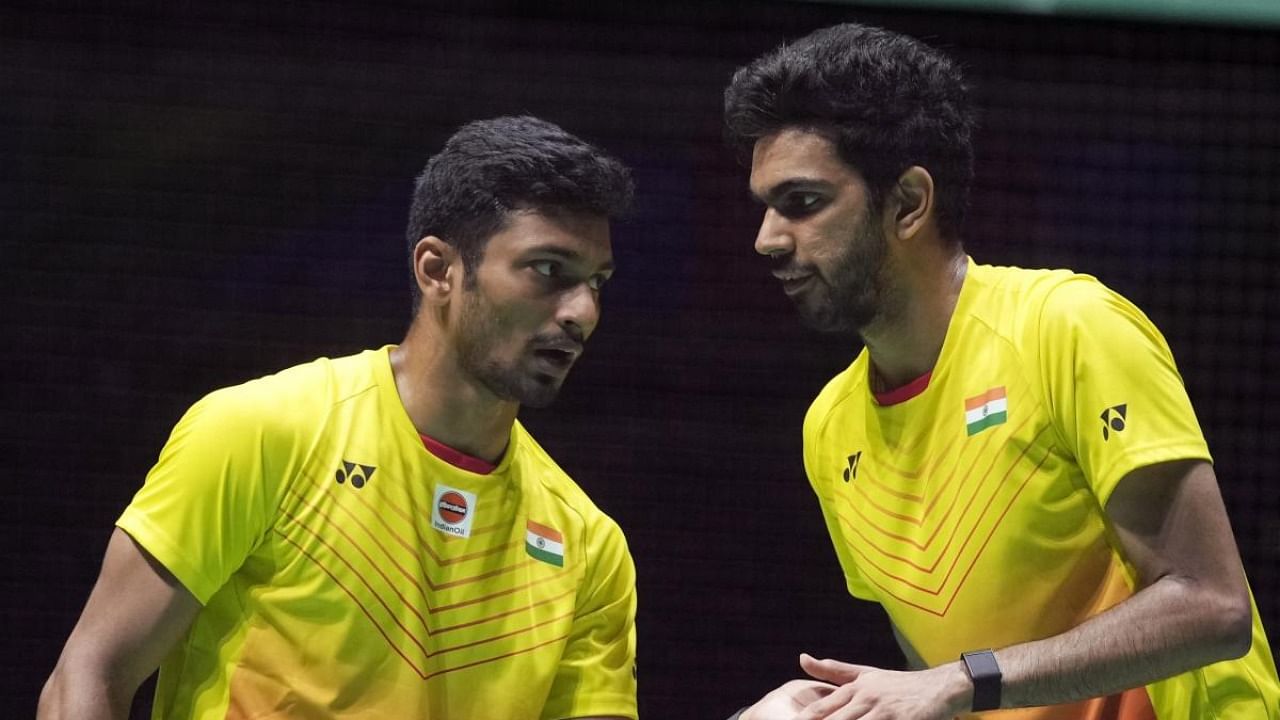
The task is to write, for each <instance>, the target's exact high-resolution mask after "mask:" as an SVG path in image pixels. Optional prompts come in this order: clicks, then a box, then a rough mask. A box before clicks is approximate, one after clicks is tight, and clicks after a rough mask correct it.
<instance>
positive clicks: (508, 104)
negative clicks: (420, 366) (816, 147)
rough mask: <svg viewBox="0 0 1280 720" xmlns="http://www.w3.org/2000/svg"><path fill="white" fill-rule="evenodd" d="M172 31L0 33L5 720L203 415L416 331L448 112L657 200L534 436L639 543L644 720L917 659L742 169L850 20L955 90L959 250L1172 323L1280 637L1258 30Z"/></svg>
mask: <svg viewBox="0 0 1280 720" xmlns="http://www.w3.org/2000/svg"><path fill="white" fill-rule="evenodd" d="M153 5H159V4H152V3H140V2H134V3H128V2H121V3H113V4H112V7H111V9H110V10H107V9H90V8H87V6H85V5H83V4H74V5H73V4H66V5H62V6H59V5H57V4H50V3H30V4H29V5H27V6H23V5H21V4H18V5H15V4H14V3H6V6H5V8H4V9H3V10H0V259H2V260H3V262H0V293H2V297H3V308H4V311H3V313H2V317H3V323H4V326H3V329H4V338H3V339H4V342H3V345H2V346H0V357H2V358H3V368H4V371H3V372H4V400H3V406H2V409H0V412H2V416H0V417H2V418H3V421H2V422H3V424H2V425H0V443H2V445H0V449H2V452H3V455H2V457H3V459H4V466H5V468H6V469H7V475H8V477H7V480H8V482H7V483H6V488H5V500H4V502H3V503H0V507H3V513H4V514H3V516H0V517H2V518H3V527H4V532H5V536H4V538H3V540H4V542H3V545H2V546H0V552H3V554H4V555H3V563H2V566H3V568H4V574H3V582H4V587H3V593H4V607H5V613H4V616H5V623H6V625H7V628H6V630H5V632H4V638H5V643H6V645H7V646H8V647H7V649H6V651H5V652H4V653H3V654H0V662H2V663H3V664H4V667H3V668H2V669H0V677H2V678H3V685H0V687H2V688H3V692H4V698H3V700H2V702H3V707H5V708H6V709H13V710H14V711H16V712H18V713H19V714H22V715H26V714H29V712H30V708H32V707H33V706H34V701H35V698H36V695H37V693H38V689H39V687H40V683H41V682H42V681H43V679H44V677H45V676H46V675H47V673H48V671H49V669H50V668H51V667H52V665H53V662H54V660H55V658H56V656H57V654H58V652H59V649H60V648H61V645H62V642H63V641H64V639H65V637H66V635H67V633H68V632H69V631H70V629H71V626H72V624H73V623H74V621H75V618H76V616H77V614H78V613H79V610H80V608H81V606H82V603H83V602H84V599H85V597H86V596H87V593H88V591H89V588H90V586H91V584H92V582H93V579H94V577H95V575H96V572H97V568H98V563H99V561H100V558H101V554H102V550H103V548H104V546H105V542H106V539H107V537H108V534H109V531H110V526H111V523H112V521H113V519H114V518H115V517H116V516H117V514H118V513H119V511H120V510H121V508H122V507H123V506H124V504H125V503H126V502H127V500H128V499H129V497H130V496H131V495H132V493H133V491H134V490H135V489H136V487H137V486H138V484H139V483H140V482H141V479H142V477H143V475H144V474H145V472H146V470H147V468H148V466H149V465H150V463H151V462H152V461H153V460H154V458H155V456H156V453H157V451H158V449H159V447H160V445H161V444H162V442H163V440H164V438H165V436H166V434H167V432H168V429H169V427H170V426H171V425H172V423H173V422H174V421H175V420H176V419H177V417H178V416H179V415H180V413H181V412H182V411H183V409H184V408H185V407H186V406H187V405H188V404H190V403H191V402H193V401H194V400H195V399H196V398H198V397H199V396H200V395H202V394H203V393H205V392H207V391H208V390H210V389H212V388H215V387H218V386H221V385H225V384H230V383H235V382H239V381H242V380H245V379H248V378H251V377H255V376H258V375H261V374H264V373H267V372H270V371H273V370H275V369H278V368H281V367H284V366H287V365H291V364H294V363H297V362H302V361H306V360H309V359H311V358H313V357H315V356H318V355H330V356H336V355H341V354H346V353H349V352H353V351H356V350H358V349H360V348H364V347H370V346H378V345H381V344H384V343H387V342H394V341H396V340H397V339H399V337H400V336H401V333H402V331H403V329H404V327H405V324H406V321H407V317H408V294H407V287H408V285H407V283H408V279H407V274H406V270H405V260H404V249H403V243H402V241H401V239H400V235H401V232H402V228H403V223H404V216H405V214H406V211H407V199H408V195H409V191H410V186H411V179H412V177H413V176H414V175H415V174H416V173H417V171H418V170H419V169H420V167H421V165H422V164H423V162H424V161H425V159H426V158H427V156H428V155H429V154H430V153H431V152H433V151H434V150H435V149H436V148H438V147H439V145H440V144H441V142H442V141H443V139H444V138H445V137H447V135H448V134H449V133H450V132H451V131H452V129H454V128H455V127H456V126H457V125H459V124H460V123H462V122H465V121H467V120H469V119H474V118H479V117H486V116H492V115H498V114H510V113H518V112H528V113H533V114H536V115H540V116H543V117H546V118H548V119H551V120H554V121H557V122H559V123H561V124H563V125H564V126H565V127H567V128H568V129H570V130H571V131H574V132H577V133H579V134H582V135H584V136H587V137H589V138H591V139H593V140H596V141H598V142H600V143H601V144H603V145H605V146H607V147H609V148H611V149H612V150H614V151H615V152H616V153H618V154H620V155H621V156H622V157H623V158H624V159H625V160H626V161H628V162H629V163H630V164H631V165H633V167H634V168H635V173H636V178H637V181H638V184H639V211H638V213H637V215H636V217H635V218H634V219H633V220H631V221H630V222H628V223H626V224H625V225H623V226H621V227H619V228H617V230H616V233H615V239H616V254H617V257H618V260H619V263H620V267H621V270H620V272H619V274H618V277H617V278H616V280H615V282H614V283H613V284H612V285H611V286H610V287H609V289H608V291H607V293H606V313H605V318H604V323H603V325H602V327H601V329H600V331H599V332H598V334H597V336H596V338H595V339H593V341H592V343H591V346H590V348H589V352H588V353H587V355H586V356H585V358H584V360H583V362H582V363H580V365H579V368H578V369H577V370H575V373H574V375H573V377H572V378H571V379H570V381H569V383H568V385H567V387H566V390H565V392H564V393H562V399H561V401H560V402H558V404H557V406H556V407H554V408H553V409H552V410H548V411H541V412H536V413H535V412H527V413H525V414H524V416H523V417H524V418H525V420H526V422H527V424H528V425H529V426H530V427H531V429H532V430H533V432H534V433H535V434H536V435H537V436H538V437H539V438H540V439H541V441H542V442H543V444H544V445H546V446H547V447H548V449H549V450H551V452H552V454H553V455H554V456H555V457H556V458H558V459H559V460H560V462H561V463H562V464H563V465H564V466H565V467H566V468H567V469H568V470H569V471H570V472H571V474H573V475H574V476H575V477H576V478H577V479H578V481H579V482H580V484H582V485H583V486H584V487H585V488H586V489H587V490H588V492H590V493H591V495H592V496H593V497H594V498H595V499H596V501H597V502H598V503H599V504H600V505H601V506H602V507H603V508H604V509H605V510H606V511H607V512H609V513H610V514H611V515H613V516H614V517H615V518H616V519H618V521H619V522H620V523H621V524H622V526H623V527H624V528H625V529H626V530H627V532H628V536H629V539H630V542H631V545H632V548H633V552H634V554H635V556H636V558H637V561H638V564H639V587H640V599H641V610H640V618H639V632H640V642H641V645H640V669H641V676H640V677H641V710H642V712H643V713H644V714H645V715H646V716H647V717H652V718H714V717H718V716H723V715H725V714H727V713H728V712H730V711H732V710H733V709H735V708H736V707H738V706H739V705H741V704H743V703H745V702H747V701H748V700H750V699H752V698H754V697H756V696H758V695H759V694H760V693H761V692H763V691H765V690H766V689H768V688H769V687H772V686H773V685H775V684H777V683H778V682H780V681H781V680H783V679H784V678H786V677H788V676H790V675H793V674H794V673H795V671H796V666H795V656H796V654H797V653H798V652H799V651H801V650H807V651H809V652H812V653H815V654H819V655H831V656H836V657H841V658H847V659H850V660H857V661H866V662H872V663H886V664H895V665H896V664H897V663H899V662H900V660H899V658H898V655H897V652H896V650H894V648H893V645H892V640H891V639H890V637H889V633H888V630H887V627H886V626H885V623H884V621H883V619H882V617H881V614H880V612H879V610H878V609H876V608H874V607H872V606H868V605H865V604H861V603H857V602H855V601H853V600H852V599H850V598H848V597H847V596H846V595H845V594H844V592H843V584H842V581H841V579H840V575H839V571H838V569H837V566H836V564H835V561H834V557H833V554H832V552H831V550H830V548H829V545H828V541H827V539H826V537H825V535H824V532H823V529H822V525H821V521H820V519H819V514H818V511H817V508H816V505H815V502H814V500H813V498H812V496H811V493H810V491H809V489H808V487H807V483H806V482H805V481H804V479H803V475H802V470H801V464H800V458H799V452H800V442H799V426H800V421H801V418H802V415H803V412H804V409H805V407H806V405H807V402H808V400H809V399H810V398H811V397H812V396H813V394H814V393H816V392H817V390H818V389H819V388H820V387H821V385H822V383H823V382H824V380H825V379H826V378H827V377H829V376H830V375H831V374H833V373H834V372H835V371H837V370H838V369H839V368H841V367H842V366H843V365H844V364H846V363H847V362H848V360H849V359H850V358H851V357H852V356H853V354H854V353H855V352H856V351H857V349H858V346H857V343H856V341H852V340H846V339H839V338H825V337H819V336H816V335H812V334H810V333H808V332H806V331H804V330H802V329H801V328H800V327H799V326H798V323H797V322H796V320H795V318H794V315H793V313H792V311H791V309H790V308H789V307H788V305H787V302H786V300H785V298H784V297H783V296H782V294H781V292H780V291H779V289H778V288H777V287H776V286H775V284H774V282H773V281H772V279H771V278H770V277H769V276H768V274H767V272H766V269H765V266H764V265H763V263H761V262H760V261H758V260H757V258H756V257H755V256H754V255H753V253H752V251H751V242H752V239H753V237H754V233H755V223H756V222H757V221H758V219H759V218H758V214H759V211H758V210H757V209H756V208H755V207H754V206H752V204H751V203H749V202H748V201H747V199H746V172H745V170H744V169H742V168H741V167H739V166H737V165H736V163H735V162H734V160H733V159H732V158H731V157H730V156H729V154H728V153H727V152H726V151H725V150H724V149H723V147H722V145H721V142H720V102H721V100H720V97H721V91H722V89H723V85H724V83H725V82H726V81H727V79H728V77H729V75H730V74H731V72H732V70H733V69H734V68H735V67H736V66H738V65H740V64H742V63H743V62H745V61H747V60H749V59H750V58H752V57H754V56H755V55H757V54H759V53H760V52H762V51H764V50H766V49H768V48H770V47H772V46H774V45H775V44H777V43H778V42H780V41H781V40H783V39H786V38H792V37H796V36H799V35H801V34H804V33H805V32H807V31H809V30H811V29H814V28H816V27H819V26H822V25H825V24H830V23H832V22H836V21H840V20H844V19H856V20H861V21H866V22H873V23H877V24H882V25H885V26H887V27H890V28H893V29H896V30H900V31H904V32H908V33H911V34H915V35H917V36H920V37H924V38H926V39H929V40H930V41H932V42H933V43H935V44H937V45H940V46H943V47H945V48H947V49H949V50H950V51H951V52H952V53H953V54H954V55H955V56H957V57H958V58H959V59H961V60H962V61H963V62H964V64H965V65H966V66H967V67H968V69H969V72H970V75H971V78H972V80H973V82H974V84H975V86H976V88H977V97H978V100H979V103H980V105H981V107H982V109H983V125H982V130H981V132H980V134H979V136H978V145H977V153H978V161H979V168H978V177H977V183H976V187H975V191H974V198H973V210H972V213H971V221H970V223H969V225H968V231H967V237H966V239H967V243H968V246H969V249H970V252H971V253H973V254H974V255H975V256H976V257H977V258H978V259H979V260H980V261H984V262H995V263H999V264H1006V263H1012V264H1023V265H1030V266H1070V267H1074V268H1076V269H1079V270H1082V271H1087V272H1090V273H1092V274H1095V275H1097V276H1099V277H1100V278H1101V279H1102V280H1103V281H1105V282H1107V283H1108V284H1110V285H1111V286H1112V287H1115V288H1116V289H1118V290H1120V291H1121V292H1122V293H1125V294H1126V295H1128V296H1129V297H1130V298H1132V299H1133V300H1134V301H1135V302H1137V303H1138V304H1139V305H1140V306H1142V307H1143V308H1144V309H1146V310H1147V311H1148V313H1149V314H1150V315H1151V316H1152V318H1153V319H1154V320H1155V321H1156V323H1157V324H1158V325H1159V326H1160V327H1161V328H1162V329H1163V330H1164V331H1165V333H1166V335H1167V336H1168V339H1169V341H1170V344H1171V345H1172V346H1173V349H1174V352H1175V354H1176V356H1177V357H1178V360H1179V363H1180V367H1181V370H1182V372H1183V375H1184V378H1185V379H1186V381H1187V384H1188V387H1189V389H1190V392H1191V395H1192V398H1193V400H1194V401H1195V403H1196V406H1197V408H1198V411H1199V413H1200V419H1201V422H1202V424H1203V426H1204V429H1205V431H1206V433H1207V435H1208V437H1209V440H1210V444H1211V447H1212V448H1213V449H1214V451H1215V455H1216V459H1217V463H1218V472H1219V476H1220V478H1221V481H1222V485H1223V490H1224V494H1225V496H1226V499H1227V503H1228V506H1229V509H1230V511H1231V514H1232V518H1233V522H1234V526H1235V530H1236V534H1237V537H1238V539H1239V542H1240V545H1241V550H1242V552H1243V554H1244V558H1245V563H1246V567H1247V569H1248V571H1249V573H1250V576H1251V580H1252V583H1253V589H1254V592H1255V594H1256V595H1257V597H1258V601H1259V604H1260V606H1261V608H1262V611H1263V615H1264V619H1265V621H1266V623H1267V624H1268V626H1269V627H1271V628H1272V629H1273V630H1274V628H1275V627H1276V626H1277V621H1280V602H1278V601H1277V593H1278V591H1280V569H1278V568H1277V565H1278V564H1280V563H1278V562H1277V560H1278V559H1280V530H1278V527H1280V522H1278V520H1277V492H1276V490H1275V481H1276V478H1277V477H1280V473H1278V470H1280V467H1278V465H1280V462H1278V461H1280V450H1278V444H1277V443H1276V442H1275V439H1274V434H1275V432H1276V430H1277V427H1278V426H1280V422H1277V419H1278V417H1280V410H1278V409H1277V408H1278V407H1280V402H1278V401H1280V397H1278V396H1280V392H1277V389H1276V388H1277V384H1276V382H1275V381H1274V380H1268V379H1267V378H1268V371H1269V370H1270V368H1269V364H1270V362H1271V361H1273V360H1274V359H1275V358H1276V357H1277V354H1278V353H1277V350H1278V349H1280V332H1278V331H1277V326H1276V323H1275V322H1274V321H1272V320H1271V319H1270V317H1269V312H1268V311H1274V308H1275V307H1276V301H1275V299H1274V298H1273V297H1272V295H1274V294H1275V292H1276V291H1277V289H1280V288H1278V285H1280V283H1278V281H1277V279H1278V275H1280V265H1278V263H1277V260H1278V259H1280V258H1278V252H1277V240H1278V239H1280V237H1278V234H1280V210H1278V208H1280V202H1278V201H1280V197H1277V195H1278V193H1280V190H1277V187H1280V69H1278V68H1280V38H1278V36H1277V33H1276V32H1275V31H1274V30H1272V31H1263V30H1249V29H1240V28H1235V29H1232V28H1205V27H1194V26H1175V25H1153V24H1124V23H1116V22H1100V21H1087V20H1063V19H1054V18H1049V17H1011V16H992V15H978V14H957V13H950V14H944V13H938V12H923V11H918V10H916V11H910V12H907V11H889V10H872V9H866V8H862V9H858V8H851V7H847V6H833V5H808V4H801V3H780V2H759V1H757V2H706V3H697V4H694V3H677V2H662V1H659V0H653V1H651V2H644V3H636V4H627V5H619V4H611V3H595V4H594V5H580V6H575V7H573V9H568V6H566V5H557V6H556V8H557V9H542V10H536V11H535V10H529V9H527V8H522V7H521V5H522V4H519V3H510V4H485V5H466V4H456V3H455V4H450V5H448V6H444V5H438V6H435V8H434V9H424V7H423V6H421V5H419V4H416V3H409V2H394V1H393V0H385V1H383V2H377V3H339V2H323V1H306V2H292V3H269V4H268V3H256V2H248V1H246V0H238V1H235V2H223V3H220V4H218V5H216V6H214V5H210V6H209V7H203V6H200V5H195V4H186V3H170V4H168V6H167V7H166V8H165V9H163V10H159V9H156V7H154V6H153ZM214 8H216V9H214ZM143 704H145V703H139V705H140V706H141V705H143Z"/></svg>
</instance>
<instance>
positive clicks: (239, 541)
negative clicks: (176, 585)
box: [116, 386, 282, 604]
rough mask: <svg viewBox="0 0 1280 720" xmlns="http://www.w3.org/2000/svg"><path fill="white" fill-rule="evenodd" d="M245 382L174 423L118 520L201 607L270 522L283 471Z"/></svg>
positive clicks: (211, 397)
mask: <svg viewBox="0 0 1280 720" xmlns="http://www.w3.org/2000/svg"><path fill="white" fill-rule="evenodd" d="M256 405H257V402H256V398H254V397H253V396H252V394H251V393H249V392H247V391H245V390H244V386H239V387H235V388H227V389H224V390H219V391H217V392H214V393H211V394H210V395H208V396H206V397H205V398H203V399H201V400H200V401H199V402H197V403H196V404H195V405H193V406H192V407H191V409H189V410H188V411H187V413H186V414H185V415H184V416H183V417H182V419H181V420H179V421H178V424H177V425H176V426H175V427H174V429H173V432H172V434H171V435H170V436H169V440H168V442H167V443H166V444H165V446H164V449H163V450H162V451H161V452H160V458H159V460H158V461H157V462H156V464H155V466H154V467H153V468H152V469H151V471H150V472H149V473H148V474H147V479H146V482H145V483H144V484H143V486H142V488H141V489H140V490H139V491H138V493H137V494H136V495H135V496H134V498H133V501H132V502H131V503H130V504H129V506H128V507H127V508H126V509H125V511H124V513H123V514H122V515H121V516H120V518H119V519H118V520H117V521H116V526H117V527H119V528H120V529H121V530H123V531H125V532H127V533H128V534H129V535H130V536H131V537H132V538H133V539H134V540H136V541H137V542H138V543H139V544H140V545H141V546H142V547H143V548H145V549H146V550H147V552H148V553H150V554H151V555H152V556H154V557H155V559H156V560H158V561H159V562H160V563H161V564H162V565H164V566H165V567H166V568H167V569H168V570H169V571H170V572H172V573H173V574H174V576H175V577H177V579H178V580H179V581H180V582H181V583H182V584H183V586H184V587H186V589H187V590H189V591H190V592H191V594H192V595H194V596H195V597H196V599H197V600H199V601H200V602H201V603H202V604H207V603H208V602H209V599H210V598H211V597H212V596H213V595H214V593H216V592H217V591H218V589H219V588H221V587H222V586H223V585H224V584H225V583H226V582H227V580H228V578H230V577H231V574H232V573H234V572H235V571H236V570H238V569H239V568H240V566H241V565H242V564H243V563H244V560H245V558H246V557H248V555H249V554H250V553H251V552H252V551H253V549H254V548H255V547H256V546H257V545H258V543H259V542H260V541H261V539H262V538H263V537H264V536H265V534H266V533H267V531H268V530H269V529H270V527H271V523H272V520H273V518H274V514H275V508H276V505H277V500H276V497H275V496H276V490H277V489H278V486H279V485H280V479H279V478H280V476H281V474H282V473H281V471H280V469H279V468H272V467H269V466H270V465H271V464H272V459H273V458H271V457H270V456H271V455H272V448H273V445H275V444H278V442H279V438H278V437H275V436H274V434H273V433H271V432H270V431H269V430H268V428H267V427H266V423H265V422H264V420H263V418H264V416H265V415H266V413H263V412H260V411H259V409H258V408H257V407H256Z"/></svg>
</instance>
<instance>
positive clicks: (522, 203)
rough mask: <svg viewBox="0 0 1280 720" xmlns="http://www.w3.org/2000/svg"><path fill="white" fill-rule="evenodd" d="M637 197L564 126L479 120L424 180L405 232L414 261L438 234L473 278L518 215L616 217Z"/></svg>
mask: <svg viewBox="0 0 1280 720" xmlns="http://www.w3.org/2000/svg"><path fill="white" fill-rule="evenodd" d="M633 195H634V186H633V184H632V181H631V173H630V171H629V170H628V169H627V168H626V166H624V165H623V164H622V163H621V162H620V161H618V160H617V159H616V158H614V157H612V156H611V155H608V154H607V153H605V152H604V151H603V150H601V149H599V148H597V147H595V146H593V145H591V144H589V143H587V142H585V141H583V140H581V139H579V138H577V137H575V136H573V135H570V134H569V133H567V132H565V131H564V130H563V129H561V128H560V127H559V126H558V125H555V124H553V123H549V122H547V121H545V120H539V119H538V118H534V117H528V116H520V117H499V118H492V119H489V120H477V121H475V122H471V123H467V124H466V125H463V126H462V127H461V128H459V129H458V130H457V132H455V133H454V134H453V136H452V137H450V138H449V139H448V141H446V142H445V145H444V148H443V149H441V150H440V152H439V153H437V154H436V155H434V156H433V157H432V158H431V159H430V160H428V161H427V165H426V168H424V169H423V171H422V174H421V175H419V176H418V180H417V183H416V185H415V188H414V191H413V204H412V206H411V207H410V210H409V224H408V228H407V229H406V232H405V237H406V239H407V240H408V243H409V261H410V263H412V262H413V248H414V246H415V245H417V243H418V241H419V240H421V239H422V238H424V237H426V236H428V235H434V236H436V237H439V238H440V239H442V240H444V241H445V242H448V243H449V244H451V245H453V246H454V247H455V248H456V249H457V250H458V253H459V255H460V256H461V257H462V263H463V267H465V268H466V269H467V270H468V274H467V276H468V278H472V277H474V273H473V272H471V271H472V270H474V269H475V267H476V266H477V265H479V263H480V260H481V258H483V257H484V248H485V244H486V243H487V242H488V240H489V238H490V237H492V236H493V235H494V234H495V233H497V232H499V231H500V230H502V228H503V227H505V226H506V223H507V219H508V214H509V213H511V212H512V211H515V210H535V211H538V212H543V213H547V214H552V215H554V214H556V213H563V212H573V213H584V214H589V215H599V216H601V217H606V218H617V217H619V216H620V215H623V214H625V213H626V212H627V211H628V210H629V209H630V207H631V202H632V197H633ZM413 287H414V308H415V309H416V308H417V304H418V301H419V299H420V295H419V293H418V290H417V284H416V283H415V284H414V285H413Z"/></svg>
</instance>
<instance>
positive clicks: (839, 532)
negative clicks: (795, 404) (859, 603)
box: [804, 391, 879, 602]
mask: <svg viewBox="0 0 1280 720" xmlns="http://www.w3.org/2000/svg"><path fill="white" fill-rule="evenodd" d="M826 396H827V391H823V393H822V394H821V395H819V396H818V399H817V400H815V401H814V403H813V405H812V406H811V407H810V408H809V412H808V413H807V414H806V415H805V419H804V471H805V475H807V476H808V478H809V486H810V487H812V488H813V492H814V494H815V495H817V496H818V506H819V507H820V508H821V509H822V520H823V522H825V523H826V526H827V535H828V536H830V538H831V545H832V547H834V548H835V551H836V559H837V560H839V561H840V569H841V570H842V571H843V572H844V582H845V586H846V587H847V588H848V589H849V594H850V595H852V596H854V597H856V598H858V599H859V600H870V601H872V602H879V598H877V597H876V595H875V593H874V592H873V591H872V589H871V586H870V585H869V584H867V582H866V580H864V579H863V578H862V573H861V572H859V570H858V564H857V562H855V561H854V558H853V554H852V553H851V552H850V551H849V543H848V541H847V540H845V536H844V529H843V528H842V527H841V525H840V516H839V513H838V512H837V510H836V508H835V502H836V499H835V494H834V492H833V490H832V488H831V482H830V481H829V479H828V477H827V475H826V474H825V473H824V472H823V469H824V468H828V472H837V470H834V469H830V468H840V467H844V466H843V465H841V464H840V463H839V461H838V460H837V459H835V458H828V457H826V455H824V454H823V443H822V430H823V429H824V422H825V420H826V416H827V413H826V407H827V404H826V402H825V398H826Z"/></svg>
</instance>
